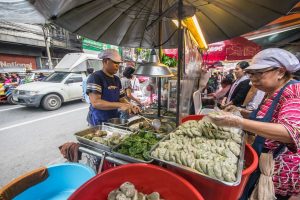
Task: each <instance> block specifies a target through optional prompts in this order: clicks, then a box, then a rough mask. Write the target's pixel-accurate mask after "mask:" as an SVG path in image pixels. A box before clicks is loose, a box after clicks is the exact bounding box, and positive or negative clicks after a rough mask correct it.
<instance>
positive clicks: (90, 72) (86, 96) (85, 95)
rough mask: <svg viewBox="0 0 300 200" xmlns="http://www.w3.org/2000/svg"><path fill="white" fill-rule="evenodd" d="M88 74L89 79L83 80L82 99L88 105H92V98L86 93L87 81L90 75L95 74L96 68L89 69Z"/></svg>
mask: <svg viewBox="0 0 300 200" xmlns="http://www.w3.org/2000/svg"><path fill="white" fill-rule="evenodd" d="M86 72H87V77H86V78H84V79H83V80H82V98H83V100H84V101H85V102H86V103H88V104H90V98H89V95H88V94H87V93H86V88H87V80H88V78H89V77H90V75H91V74H92V73H93V72H94V68H87V70H86Z"/></svg>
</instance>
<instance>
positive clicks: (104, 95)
mask: <svg viewBox="0 0 300 200" xmlns="http://www.w3.org/2000/svg"><path fill="white" fill-rule="evenodd" d="M99 58H100V59H102V63H103V69H102V70H99V71H96V72H95V73H93V74H91V75H90V77H89V79H88V81H87V91H86V93H87V94H88V95H89V98H90V102H91V105H90V110H89V113H88V117H87V120H88V123H89V124H90V125H92V126H95V125H100V124H102V122H107V121H108V120H109V119H111V118H118V117H119V112H118V109H119V110H121V111H126V112H128V113H137V112H139V111H140V109H139V108H138V107H137V106H134V105H132V104H131V103H129V102H128V101H127V100H126V98H124V97H125V92H124V91H123V90H122V85H121V81H120V78H119V77H117V76H115V75H114V74H116V73H117V72H118V70H119V65H120V63H121V62H122V60H121V56H120V55H119V53H118V52H117V51H116V50H114V49H107V50H104V51H103V52H102V53H100V54H99Z"/></svg>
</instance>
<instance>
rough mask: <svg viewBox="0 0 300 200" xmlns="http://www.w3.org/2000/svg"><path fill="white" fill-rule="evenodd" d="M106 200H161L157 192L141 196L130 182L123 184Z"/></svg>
mask: <svg viewBox="0 0 300 200" xmlns="http://www.w3.org/2000/svg"><path fill="white" fill-rule="evenodd" d="M107 200H163V199H161V198H160V195H159V193H158V192H152V193H151V194H148V195H147V194H143V193H141V192H138V191H137V190H136V189H135V186H134V185H133V184H132V183H130V182H125V183H123V184H122V185H121V186H120V187H119V188H118V189H115V190H113V191H111V192H110V193H109V194H108V197H107Z"/></svg>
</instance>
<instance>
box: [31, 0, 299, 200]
mask: <svg viewBox="0 0 300 200" xmlns="http://www.w3.org/2000/svg"><path fill="white" fill-rule="evenodd" d="M70 2H71V3H70V4H69V3H67V1H63V3H61V4H59V5H60V6H58V5H56V4H55V3H54V2H53V3H52V2H51V1H49V0H37V1H34V5H35V6H36V8H37V9H38V10H39V11H40V12H41V13H42V14H43V15H44V16H46V17H47V19H50V20H51V21H52V22H53V23H56V24H58V25H60V26H62V27H64V28H66V29H67V30H69V31H71V32H76V33H78V34H80V35H83V36H85V37H87V38H90V39H93V40H97V41H101V42H106V43H110V44H114V45H119V46H126V47H138V48H139V47H143V48H160V52H159V57H160V58H161V50H162V48H174V47H178V66H177V85H176V86H177V93H176V101H177V102H176V113H175V114H176V123H177V126H178V125H179V124H180V123H181V122H182V124H181V125H179V126H178V127H177V128H175V127H174V129H173V130H171V131H170V132H169V131H168V130H166V129H163V130H162V129H161V130H159V129H158V128H157V126H154V124H156V123H154V122H155V120H153V119H150V120H148V119H145V118H144V117H142V118H143V119H144V121H143V122H141V121H139V122H138V125H136V124H134V125H133V124H131V123H133V121H134V120H132V121H130V122H127V123H123V124H122V125H121V126H115V125H112V124H102V125H99V126H96V127H93V128H89V129H87V130H83V131H81V132H78V133H76V134H75V136H76V138H77V140H78V142H79V145H80V147H79V150H80V151H81V152H84V153H87V154H90V155H94V156H96V157H99V158H100V160H101V162H100V166H99V170H98V171H99V172H101V171H102V170H106V169H107V168H111V166H110V167H107V166H108V165H107V163H112V164H115V165H124V167H123V166H121V167H119V168H116V169H115V170H114V169H109V170H107V172H103V173H101V174H99V175H98V176H97V177H96V178H95V179H92V180H90V181H89V182H88V183H87V185H92V186H91V187H97V189H95V190H93V191H91V193H90V194H94V195H98V194H101V195H103V193H102V192H101V191H105V192H106V193H105V195H104V197H107V195H110V194H111V192H113V193H114V192H115V191H114V190H115V189H117V188H116V187H119V186H120V185H118V186H117V185H114V186H113V187H112V186H111V185H110V184H109V182H106V183H105V180H107V177H106V178H104V176H105V175H106V176H108V177H109V178H111V179H113V180H117V176H116V175H113V172H123V173H124V174H125V173H126V172H128V171H126V170H125V171H123V170H122V169H123V168H127V167H125V166H126V164H128V163H142V164H143V165H142V168H143V169H145V168H149V166H152V165H158V166H161V167H163V168H165V169H168V171H172V172H174V173H176V174H178V175H180V176H181V177H184V178H185V179H186V180H188V182H189V183H190V184H192V185H193V187H195V188H197V190H198V191H199V192H200V193H201V194H202V195H203V197H204V199H208V200H210V199H214V200H221V199H238V198H239V197H240V196H241V193H242V191H243V188H244V187H245V184H246V182H247V180H248V178H249V175H250V174H251V173H252V172H253V171H254V170H255V169H256V167H257V165H258V158H257V155H256V153H255V152H254V150H253V149H252V148H251V146H250V145H248V144H245V133H244V132H243V131H241V130H240V129H236V128H225V127H218V126H216V125H214V124H213V123H211V122H210V121H208V120H207V119H205V118H204V119H202V117H203V116H189V111H188V109H189V107H190V106H189V104H190V102H191V101H190V98H191V96H192V94H193V92H194V91H195V90H194V89H195V88H196V89H197V83H198V82H199V78H200V80H201V70H202V69H201V64H202V62H201V59H202V58H201V53H200V52H201V51H199V49H206V48H207V44H206V43H205V40H204V37H205V38H206V41H207V42H208V43H212V42H217V41H221V40H226V39H229V38H233V37H236V36H239V35H242V34H244V33H246V32H249V31H251V30H255V29H258V28H260V27H261V26H262V25H263V24H267V23H268V22H270V21H272V20H274V19H276V18H278V17H279V16H280V15H284V14H286V13H287V12H288V11H289V10H290V9H291V8H292V6H293V5H294V4H296V3H297V2H298V1H296V0H289V1H284V3H279V2H277V4H276V5H274V3H273V1H264V2H260V1H253V2H250V1H244V0H243V1H241V0H234V1H232V2H226V3H225V4H224V2H221V1H213V2H209V3H207V2H206V1H203V3H199V1H195V2H193V3H191V2H190V1H183V0H179V1H175V0H174V1H164V0H159V1H146V0H145V1H106V0H98V1H89V2H85V3H82V2H79V1H78V2H75V1H70ZM149 2H150V3H149ZM53 4H54V5H53ZM283 5H284V6H283ZM253 11H255V12H253ZM83 15H84V16H85V17H82V16H83ZM172 19H173V20H172ZM174 19H176V20H174ZM198 20H200V21H199V22H198ZM199 24H200V25H199ZM192 25H193V26H192ZM200 26H201V27H202V28H203V32H202V31H201V28H200ZM195 33H197V34H195ZM174 35H176V36H178V37H173V36H174ZM187 38H188V39H187ZM184 39H185V41H184ZM183 41H184V42H185V43H184V42H183ZM191 41H192V42H191ZM153 63H155V64H156V65H153ZM152 66H154V67H160V68H161V69H162V68H164V69H166V70H167V68H165V66H163V65H161V63H159V60H158V62H154V61H153V62H152ZM148 67H150V65H149V66H148ZM143 68H144V70H145V69H146V70H148V71H151V70H152V69H151V68H146V67H145V66H144V67H143ZM137 71H138V70H137ZM154 71H155V70H154ZM141 75H142V74H141ZM157 77H161V76H157ZM197 78H198V79H197ZM160 83H161V82H160V80H159V81H158V88H159V90H160V89H161V85H160ZM160 109H161V107H160V92H158V114H157V117H160ZM138 120H140V119H138ZM160 120H161V121H160V123H161V125H162V123H163V121H162V119H160ZM166 124H168V125H170V124H171V123H170V122H166ZM133 127H138V128H133ZM152 127H153V128H154V129H153V128H152ZM172 128H173V126H172ZM149 129H150V130H149ZM103 166H104V167H103ZM128 166H129V165H128ZM122 167H123V168H122ZM150 168H151V167H150ZM121 170H122V171H121ZM127 170H129V171H130V169H127ZM138 172H140V173H135V175H134V177H135V178H136V177H138V179H139V180H140V181H139V183H138V184H139V185H137V186H136V187H137V188H138V189H139V188H142V186H143V184H145V185H149V184H152V183H149V182H151V180H149V182H144V180H146V178H145V176H144V175H145V174H146V173H147V172H146V170H145V171H138ZM131 173H133V168H132V170H131V171H130V173H129V174H131ZM117 174H118V173H117ZM147 175H148V176H147V177H151V175H152V173H149V174H147ZM130 176H131V175H130ZM130 176H128V179H130V178H129V177H130ZM156 176H159V175H158V174H156ZM169 176H171V175H169ZM102 177H103V178H102ZM119 177H120V176H119ZM119 177H118V178H119ZM109 178H108V179H109ZM156 178H157V177H156ZM161 178H162V180H161V182H163V179H164V178H163V177H161ZM142 180H143V181H142ZM147 180H148V179H147ZM153 180H154V179H153ZM122 181H127V179H126V178H125V179H124V178H122ZM156 181H157V179H156ZM170 183H171V184H172V183H173V182H171V181H170ZM102 184H103V185H102ZM119 184H122V183H119ZM159 185H160V184H159ZM98 186H103V187H102V188H100V189H99V188H98ZM173 186H174V187H176V189H177V186H176V185H169V186H165V185H163V186H162V187H170V188H171V187H173ZM107 187H109V190H108V189H107ZM130 187H133V186H130ZM88 188H90V187H88V186H86V187H85V186H82V187H81V188H80V189H79V190H78V192H75V193H74V196H73V197H71V199H72V198H73V199H84V198H85V197H86V196H84V195H83V196H81V195H82V194H85V193H84V192H83V191H86V190H88ZM150 189H152V190H154V189H156V188H154V186H153V187H152V188H150ZM100 190H101V191H100ZM120 190H122V189H120ZM147 190H148V192H149V188H147ZM166 190H169V188H167V189H166ZM94 191H96V192H94ZM93 192H94V193H93ZM143 192H145V191H143ZM185 192H186V191H185ZM76 195H78V197H79V198H76V197H77V196H76ZM122 195H124V194H122ZM182 197H183V198H181V199H201V197H199V196H197V197H191V198H189V197H188V196H187V194H183V196H182ZM125 198H126V195H125ZM162 198H167V197H164V196H162ZM158 199H159V198H158ZM172 199H176V198H172ZM177 199H180V198H177Z"/></svg>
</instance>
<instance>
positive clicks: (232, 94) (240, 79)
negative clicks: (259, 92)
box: [221, 61, 251, 108]
mask: <svg viewBox="0 0 300 200" xmlns="http://www.w3.org/2000/svg"><path fill="white" fill-rule="evenodd" d="M248 66H249V63H248V62H246V61H242V62H239V63H238V64H237V65H236V67H235V69H234V73H235V76H236V80H235V82H234V83H233V84H232V86H231V88H230V90H229V92H228V93H227V95H226V98H224V100H223V102H222V105H221V107H222V108H226V107H228V106H230V105H235V106H238V107H239V106H241V105H242V104H243V102H244V100H245V98H246V96H247V93H248V91H249V89H250V87H251V86H250V84H249V83H250V80H249V78H248V76H247V75H246V74H245V72H244V69H245V68H246V67H248Z"/></svg>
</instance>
